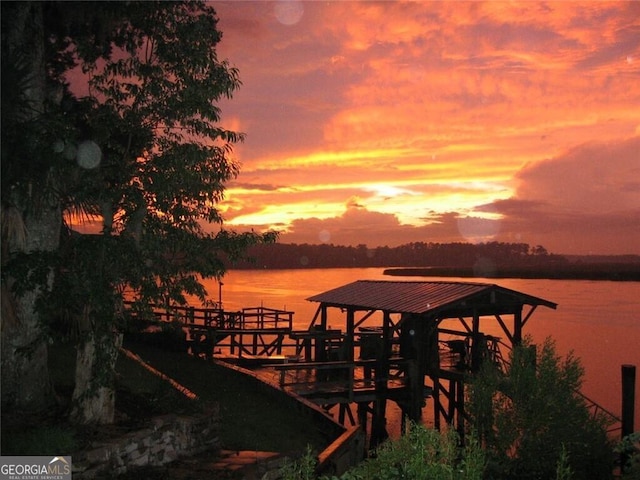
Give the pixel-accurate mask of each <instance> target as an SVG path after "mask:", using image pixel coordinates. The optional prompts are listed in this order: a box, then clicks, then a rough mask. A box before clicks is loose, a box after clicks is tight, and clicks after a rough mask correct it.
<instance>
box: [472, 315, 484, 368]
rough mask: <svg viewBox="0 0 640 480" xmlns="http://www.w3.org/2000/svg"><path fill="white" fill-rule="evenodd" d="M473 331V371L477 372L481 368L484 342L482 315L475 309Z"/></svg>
mask: <svg viewBox="0 0 640 480" xmlns="http://www.w3.org/2000/svg"><path fill="white" fill-rule="evenodd" d="M472 329H473V330H472V333H471V338H472V340H473V341H472V342H471V371H473V372H477V371H478V370H479V369H480V363H481V362H482V355H483V352H482V348H483V343H484V342H482V341H481V338H480V337H481V335H482V334H481V333H480V315H478V311H477V310H475V309H474V311H473V324H472Z"/></svg>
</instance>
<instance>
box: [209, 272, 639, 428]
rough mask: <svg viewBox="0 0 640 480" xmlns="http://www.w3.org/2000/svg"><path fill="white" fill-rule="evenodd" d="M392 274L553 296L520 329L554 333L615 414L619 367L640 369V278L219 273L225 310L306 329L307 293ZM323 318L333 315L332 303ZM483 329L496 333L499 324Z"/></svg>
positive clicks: (214, 289) (312, 306)
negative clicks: (256, 312) (252, 312)
mask: <svg viewBox="0 0 640 480" xmlns="http://www.w3.org/2000/svg"><path fill="white" fill-rule="evenodd" d="M395 279H397V280H403V279H404V280H409V279H411V280H460V281H469V282H484V283H496V284H498V285H500V286H503V287H505V288H511V289H513V290H517V291H520V292H523V293H526V294H529V295H533V296H536V297H541V298H543V299H545V300H549V301H552V302H554V303H557V304H558V308H557V310H552V309H548V308H544V307H539V308H538V309H537V310H536V311H535V313H534V314H533V316H532V317H531V318H530V320H529V322H528V323H527V324H526V325H525V328H524V332H525V334H529V335H531V336H532V337H533V340H534V342H536V343H541V342H542V341H543V340H544V339H545V338H546V337H548V336H551V337H553V339H554V340H555V342H556V347H557V351H558V353H559V354H560V355H565V354H566V353H568V352H569V351H572V350H573V352H574V354H575V355H576V356H577V357H579V358H580V360H581V362H582V365H583V366H584V368H585V382H584V386H583V389H582V391H583V393H584V394H585V395H587V396H588V397H589V398H591V399H592V400H594V401H596V402H597V403H599V404H600V405H602V406H603V407H604V408H606V409H608V410H609V411H611V412H613V413H615V414H617V415H619V414H620V412H621V400H620V398H621V378H620V367H621V365H623V364H633V365H636V367H637V368H639V369H640V282H596V281H583V280H570V281H567V280H529V279H526V280H523V279H522V280H521V279H483V278H467V279H459V278H446V279H444V278H436V277H431V278H425V277H404V278H403V277H389V276H385V275H383V274H382V269H378V268H356V269H323V270H240V271H231V272H229V273H228V274H227V275H226V276H225V278H224V279H223V282H224V285H223V287H222V301H223V304H224V308H225V309H226V310H236V309H237V310H240V309H242V308H244V307H256V306H260V305H262V306H264V307H269V308H280V309H286V310H291V311H293V312H295V316H294V322H295V326H296V328H299V329H304V328H306V327H307V326H308V325H309V323H310V322H311V320H312V318H313V315H314V314H315V312H316V309H317V306H318V304H317V303H312V302H309V301H307V300H305V299H306V298H308V297H310V296H312V295H315V294H317V293H321V292H324V291H326V290H330V289H332V288H335V287H338V286H341V285H344V284H346V283H349V282H352V281H355V280H395ZM206 285H207V290H208V291H209V295H210V297H211V299H212V300H217V299H218V295H219V286H218V283H217V282H215V281H210V282H208V283H207V284H206ZM329 323H332V322H331V311H330V322H329ZM332 326H333V327H334V328H338V327H342V325H338V324H337V320H333V324H332ZM483 330H485V333H489V334H491V333H494V334H496V335H497V336H500V335H501V333H500V330H498V329H496V330H495V331H494V332H491V331H489V330H487V329H485V328H483ZM503 336H504V335H503ZM637 376H640V372H638V373H637ZM639 417H640V379H639V378H636V405H635V419H636V421H635V425H636V430H638V428H639V426H640V418H639Z"/></svg>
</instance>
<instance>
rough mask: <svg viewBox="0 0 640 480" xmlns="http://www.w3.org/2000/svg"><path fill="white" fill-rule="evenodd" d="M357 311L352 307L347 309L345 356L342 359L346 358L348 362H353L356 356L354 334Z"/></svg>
mask: <svg viewBox="0 0 640 480" xmlns="http://www.w3.org/2000/svg"><path fill="white" fill-rule="evenodd" d="M354 325H355V312H354V310H352V309H351V308H350V309H349V310H347V332H346V333H347V335H346V337H345V339H344V343H345V345H344V356H345V357H344V358H342V359H341V360H346V361H347V362H353V359H354V358H355V355H354V352H353V349H354V341H353V340H354V338H353V337H354V335H355V326H354Z"/></svg>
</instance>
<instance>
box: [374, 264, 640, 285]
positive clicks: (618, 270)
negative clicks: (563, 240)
mask: <svg viewBox="0 0 640 480" xmlns="http://www.w3.org/2000/svg"><path fill="white" fill-rule="evenodd" d="M383 274H384V275H388V276H398V277H462V278H522V279H545V280H596V281H613V282H640V267H639V266H637V265H571V266H567V265H563V266H558V267H556V268H553V267H495V268H482V267H480V268H478V267H475V268H474V267H398V268H386V269H384V270H383Z"/></svg>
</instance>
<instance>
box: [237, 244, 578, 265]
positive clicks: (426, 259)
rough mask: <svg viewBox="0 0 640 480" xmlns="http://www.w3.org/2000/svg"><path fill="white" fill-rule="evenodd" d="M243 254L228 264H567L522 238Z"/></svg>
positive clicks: (262, 248) (274, 247)
mask: <svg viewBox="0 0 640 480" xmlns="http://www.w3.org/2000/svg"><path fill="white" fill-rule="evenodd" d="M249 257H250V260H244V261H241V262H238V263H235V264H234V265H232V266H231V267H230V268H234V269H250V268H252V269H253V268H266V269H291V268H344V267H361V268H366V267H472V266H474V265H477V264H478V263H484V262H489V263H491V264H492V265H493V266H495V267H497V268H501V267H506V266H509V267H513V266H521V267H525V266H550V265H556V266H560V265H566V264H568V263H569V261H568V260H567V258H566V257H564V256H562V255H556V254H552V253H549V252H548V251H547V249H546V248H544V247H543V246H541V245H537V246H534V247H532V246H530V245H528V244H526V243H502V242H489V243H480V244H471V243H462V242H460V243H424V242H415V243H407V244H405V245H400V246H398V247H386V246H385V247H376V248H368V247H367V246H366V245H357V246H341V245H332V244H322V245H310V244H300V245H299V244H285V243H273V244H264V245H255V246H254V247H252V248H251V249H250V252H249Z"/></svg>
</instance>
